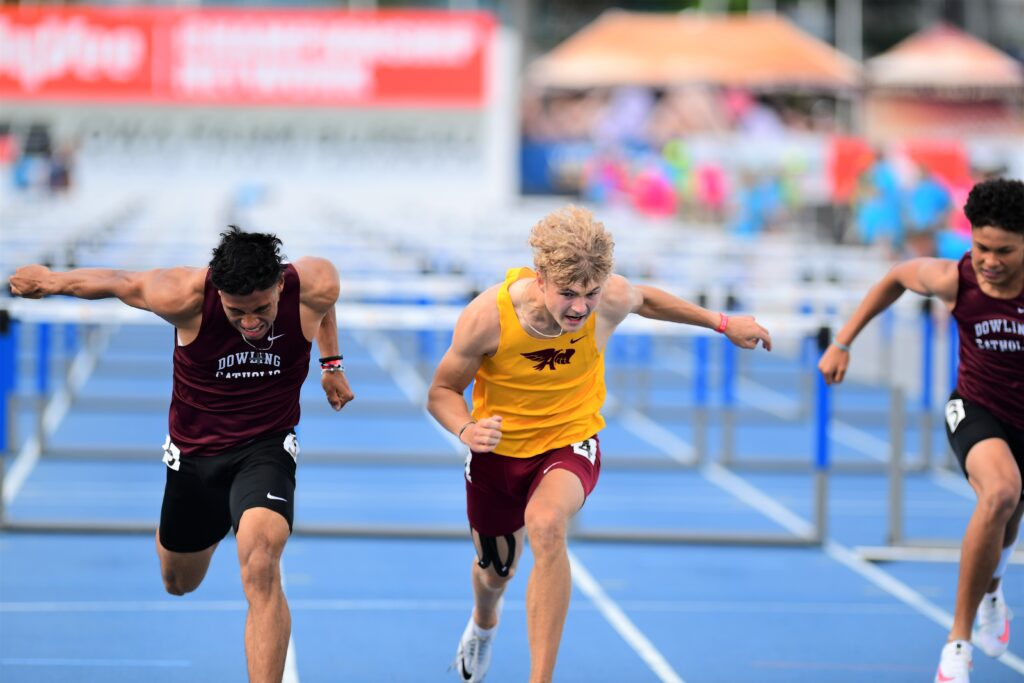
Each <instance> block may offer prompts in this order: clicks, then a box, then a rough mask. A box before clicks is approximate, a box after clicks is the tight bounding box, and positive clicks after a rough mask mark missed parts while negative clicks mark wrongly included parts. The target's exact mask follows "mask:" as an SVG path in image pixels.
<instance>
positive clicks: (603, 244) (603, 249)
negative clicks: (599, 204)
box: [530, 204, 615, 287]
mask: <svg viewBox="0 0 1024 683" xmlns="http://www.w3.org/2000/svg"><path fill="white" fill-rule="evenodd" d="M530 246H531V247H533V265H534V267H535V268H536V269H537V272H538V273H540V274H541V276H542V277H544V278H545V279H547V280H550V281H551V282H552V283H553V284H554V285H555V286H559V287H561V286H566V285H574V284H587V283H591V282H598V283H600V282H604V280H605V278H607V277H608V276H609V275H610V274H611V272H612V263H613V256H612V252H613V250H614V249H615V240H613V239H612V234H611V233H610V232H608V231H607V230H605V227H604V224H603V223H601V222H600V221H598V220H596V219H595V218H594V214H593V213H591V212H590V211H588V210H587V209H584V208H581V207H578V206H573V205H571V204H570V205H569V206H566V207H563V208H561V209H558V210H556V211H552V212H551V213H549V214H548V215H547V216H544V218H542V219H540V221H538V223H537V224H536V225H535V226H533V230H531V231H530Z"/></svg>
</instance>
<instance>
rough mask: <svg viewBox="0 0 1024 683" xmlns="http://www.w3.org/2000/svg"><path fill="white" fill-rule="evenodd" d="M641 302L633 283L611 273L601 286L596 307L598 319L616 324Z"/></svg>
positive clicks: (641, 299)
mask: <svg viewBox="0 0 1024 683" xmlns="http://www.w3.org/2000/svg"><path fill="white" fill-rule="evenodd" d="M642 303H643V296H642V295H641V294H640V293H639V291H638V290H637V289H636V288H635V287H634V286H633V284H632V283H631V282H630V281H629V280H627V279H626V278H624V277H623V276H621V275H617V274H615V273H612V274H611V275H609V276H608V279H607V280H605V281H604V285H602V286H601V301H600V303H599V304H598V307H597V313H598V317H599V318H600V320H601V321H602V322H604V323H610V324H611V325H613V326H614V325H618V324H619V323H620V322H622V321H623V320H625V318H626V316H627V315H629V314H630V313H632V312H634V311H636V310H637V309H638V308H639V307H640V304H642Z"/></svg>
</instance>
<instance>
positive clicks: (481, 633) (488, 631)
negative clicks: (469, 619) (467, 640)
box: [473, 621, 498, 638]
mask: <svg viewBox="0 0 1024 683" xmlns="http://www.w3.org/2000/svg"><path fill="white" fill-rule="evenodd" d="M497 630H498V625H497V624H495V625H494V626H492V627H490V628H480V627H479V626H477V625H476V621H474V622H473V635H475V636H476V637H477V638H490V637H491V636H493V635H494V632H495V631H497Z"/></svg>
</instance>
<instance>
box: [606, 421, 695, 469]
mask: <svg viewBox="0 0 1024 683" xmlns="http://www.w3.org/2000/svg"><path fill="white" fill-rule="evenodd" d="M622 426H623V427H625V428H626V429H628V430H629V431H630V432H632V433H633V434H635V435H636V436H638V437H640V438H641V439H642V440H644V441H646V442H647V443H649V444H651V445H652V446H656V447H658V448H659V449H660V450H662V451H664V452H665V453H666V454H667V455H668V456H669V457H670V458H672V459H673V460H675V461H676V462H678V463H680V464H683V465H690V464H693V462H694V458H695V457H696V453H695V452H694V449H693V446H692V445H690V444H689V443H688V442H686V441H684V440H683V439H681V438H679V437H678V436H676V435H675V434H674V433H672V432H670V431H669V430H667V429H665V428H664V427H662V426H661V425H660V424H658V423H657V422H655V421H654V420H652V419H651V418H649V417H647V416H646V415H644V414H643V413H641V412H638V411H636V410H633V409H631V408H630V409H627V410H623V411H622Z"/></svg>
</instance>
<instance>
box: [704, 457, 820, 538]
mask: <svg viewBox="0 0 1024 683" xmlns="http://www.w3.org/2000/svg"><path fill="white" fill-rule="evenodd" d="M701 472H702V473H703V474H704V476H705V477H707V480H708V481H710V482H711V483H712V484H714V485H715V486H717V487H719V488H720V489H722V490H724V491H726V492H728V493H731V494H732V495H733V496H735V497H736V498H738V499H739V500H741V501H743V502H745V503H746V504H747V505H749V506H750V507H752V508H754V509H756V510H757V511H758V512H760V513H761V514H763V515H764V516H765V517H768V518H769V519H771V520H773V521H775V523H776V524H778V525H779V526H781V527H782V528H784V529H786V530H787V531H789V532H790V533H792V534H795V535H797V536H810V535H811V533H813V531H814V525H813V524H811V523H810V522H808V521H807V520H805V519H802V518H801V517H800V516H798V515H797V514H796V513H794V512H793V511H791V510H790V509H789V508H787V507H786V506H785V505H783V504H782V503H780V502H779V501H777V500H775V499H774V498H772V497H771V496H769V495H768V494H766V493H764V492H763V491H761V490H760V489H758V488H756V487H755V486H753V485H752V484H751V483H750V482H748V481H747V480H745V479H743V478H742V477H739V476H737V475H736V474H733V473H732V472H730V471H729V470H727V469H726V468H724V467H722V466H721V465H719V464H718V463H709V464H708V465H707V466H705V467H703V468H701Z"/></svg>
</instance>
